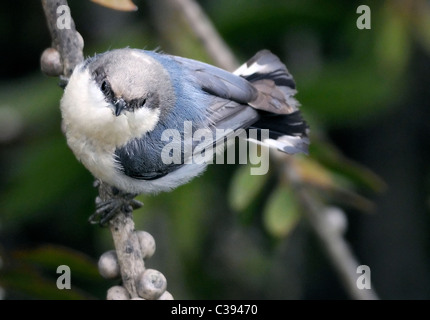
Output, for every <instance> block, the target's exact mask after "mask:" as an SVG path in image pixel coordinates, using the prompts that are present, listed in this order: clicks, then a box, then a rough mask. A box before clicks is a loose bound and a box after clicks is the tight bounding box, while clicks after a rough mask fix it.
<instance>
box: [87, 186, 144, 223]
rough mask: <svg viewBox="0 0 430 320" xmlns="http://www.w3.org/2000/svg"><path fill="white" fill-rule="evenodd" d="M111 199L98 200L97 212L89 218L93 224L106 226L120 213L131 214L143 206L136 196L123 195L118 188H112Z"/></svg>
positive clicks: (98, 198)
mask: <svg viewBox="0 0 430 320" xmlns="http://www.w3.org/2000/svg"><path fill="white" fill-rule="evenodd" d="M112 195H113V197H112V198H111V199H108V200H106V201H102V200H101V199H100V197H97V198H96V211H95V212H94V213H93V214H92V215H91V216H90V217H89V219H88V221H89V222H90V223H91V224H99V225H100V226H106V225H107V224H108V222H109V221H110V220H111V219H112V218H114V217H115V216H116V215H117V214H118V213H119V212H124V213H126V214H131V213H132V212H133V210H135V209H138V208H140V207H142V206H143V203H142V202H140V201H138V200H136V199H134V197H135V196H136V194H130V193H123V192H121V191H119V190H118V189H116V188H112Z"/></svg>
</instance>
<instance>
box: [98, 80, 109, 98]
mask: <svg viewBox="0 0 430 320" xmlns="http://www.w3.org/2000/svg"><path fill="white" fill-rule="evenodd" d="M100 89H101V90H102V92H103V93H104V94H105V95H106V94H109V93H110V85H109V82H108V81H107V80H103V82H102V85H101V86H100Z"/></svg>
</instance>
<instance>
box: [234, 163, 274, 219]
mask: <svg viewBox="0 0 430 320" xmlns="http://www.w3.org/2000/svg"><path fill="white" fill-rule="evenodd" d="M250 170H251V166H250V165H244V166H241V167H239V169H238V170H237V171H236V173H235V175H234V176H233V179H232V182H231V186H230V192H229V202H230V205H231V206H232V208H233V209H234V210H237V211H242V210H244V209H246V208H247V207H248V206H249V205H250V204H251V202H252V200H253V199H254V198H255V197H256V196H257V195H258V194H259V192H260V191H261V190H262V189H263V186H264V184H265V182H266V180H267V177H268V175H267V174H265V175H253V176H252V175H251V173H250V172H251V171H250Z"/></svg>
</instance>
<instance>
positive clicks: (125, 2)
mask: <svg viewBox="0 0 430 320" xmlns="http://www.w3.org/2000/svg"><path fill="white" fill-rule="evenodd" d="M91 1H92V2H94V3H97V4H99V5H101V6H103V7H106V8H110V9H113V10H119V11H136V10H137V6H136V5H135V4H134V3H133V2H132V1H131V0H91Z"/></svg>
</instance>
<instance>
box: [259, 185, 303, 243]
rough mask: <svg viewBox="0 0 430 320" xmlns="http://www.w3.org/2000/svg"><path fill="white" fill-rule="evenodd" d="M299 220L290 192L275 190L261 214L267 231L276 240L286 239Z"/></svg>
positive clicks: (281, 189)
mask: <svg viewBox="0 0 430 320" xmlns="http://www.w3.org/2000/svg"><path fill="white" fill-rule="evenodd" d="M299 218H300V211H299V206H298V204H297V202H296V200H295V198H294V196H293V194H292V192H291V190H290V189H287V188H285V187H283V188H277V189H276V190H275V191H274V192H273V193H272V194H271V196H270V197H269V200H268V201H267V203H266V206H265V208H264V212H263V224H264V226H265V227H266V229H267V231H268V232H269V233H270V234H271V235H273V236H275V237H278V238H283V237H286V236H287V235H288V234H289V233H290V232H291V230H293V229H294V227H295V226H296V225H297V223H298V221H299Z"/></svg>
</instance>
